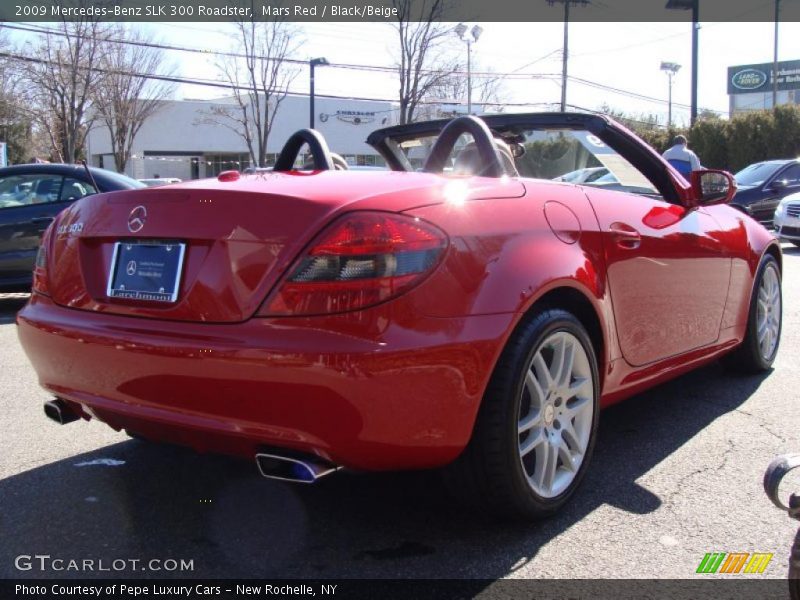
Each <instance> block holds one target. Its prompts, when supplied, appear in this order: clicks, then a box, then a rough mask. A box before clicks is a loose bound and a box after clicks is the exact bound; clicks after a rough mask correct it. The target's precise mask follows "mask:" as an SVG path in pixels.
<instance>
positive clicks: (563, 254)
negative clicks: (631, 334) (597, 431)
mask: <svg viewBox="0 0 800 600" xmlns="http://www.w3.org/2000/svg"><path fill="white" fill-rule="evenodd" d="M525 186H526V194H525V196H523V197H520V198H502V199H498V198H496V199H489V200H480V201H469V202H464V203H444V204H439V205H436V206H428V207H422V208H416V209H413V210H412V211H409V212H410V214H413V215H415V216H418V217H420V218H423V219H426V220H427V221H430V222H432V223H434V224H436V225H438V226H439V227H441V228H442V229H443V230H444V231H445V232H447V234H448V236H449V237H450V248H449V250H448V253H447V255H446V257H445V258H444V260H443V262H442V264H441V265H440V267H439V269H438V270H437V272H436V273H435V274H434V275H433V276H432V277H431V278H430V279H429V280H428V281H426V282H425V283H424V284H422V285H421V286H420V287H419V288H418V289H417V290H415V292H414V299H415V302H416V303H417V305H418V310H419V311H420V312H422V313H423V314H425V315H428V316H434V317H457V316H470V315H486V314H495V313H514V314H515V315H516V316H515V318H514V319H513V320H512V327H511V328H510V329H509V331H507V336H508V335H510V334H511V332H512V331H513V326H515V325H516V324H517V323H518V322H519V320H520V319H521V318H522V316H523V315H524V314H525V312H526V311H527V310H528V309H530V308H531V307H532V306H533V305H534V304H535V302H536V301H537V300H539V299H540V298H541V297H542V296H544V295H545V294H546V293H548V292H550V291H552V290H554V289H556V288H559V287H570V288H574V289H576V290H578V291H580V292H581V293H582V294H583V295H584V296H585V297H586V298H587V299H588V300H589V301H590V302H591V303H592V305H593V306H594V308H595V312H596V313H597V315H598V317H599V320H600V323H601V329H602V330H603V332H604V337H605V339H606V343H604V347H605V350H606V354H607V356H606V357H599V358H600V360H601V361H603V358H605V361H606V362H607V361H608V360H609V357H614V356H616V355H617V354H618V350H617V347H616V342H615V341H614V340H615V339H616V336H613V335H610V332H611V331H613V329H612V328H613V313H612V311H611V306H610V301H609V299H608V295H607V288H606V279H605V267H604V265H603V260H604V259H603V253H602V242H601V239H600V232H599V227H598V223H597V218H596V217H595V214H594V212H593V210H592V208H591V205H590V204H589V201H588V199H587V198H586V195H585V194H584V193H583V191H582V190H581V188H579V187H577V186H573V185H570V184H554V183H548V182H540V181H525ZM570 212H571V213H572V215H573V217H574V218H573V217H570V216H569V213H570ZM548 219H549V220H548ZM551 223H552V227H551ZM608 342H610V343H612V344H613V346H612V347H609V346H608Z"/></svg>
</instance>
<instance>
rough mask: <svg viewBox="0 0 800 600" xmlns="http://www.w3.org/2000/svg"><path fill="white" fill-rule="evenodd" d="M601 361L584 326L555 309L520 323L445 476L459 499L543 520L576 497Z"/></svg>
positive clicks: (592, 432) (593, 423) (592, 428)
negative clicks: (466, 440)
mask: <svg viewBox="0 0 800 600" xmlns="http://www.w3.org/2000/svg"><path fill="white" fill-rule="evenodd" d="M598 401H599V385H598V375H597V359H596V357H595V352H594V348H593V346H592V344H591V341H590V339H589V336H588V334H587V333H586V330H585V329H584V327H583V325H582V324H581V323H580V321H578V319H576V318H575V317H574V316H573V315H572V314H570V313H568V312H566V311H563V310H559V309H550V310H546V311H543V312H541V313H539V314H537V315H535V316H533V317H532V318H530V319H528V320H527V321H526V322H525V323H523V324H522V325H521V326H520V327H519V328H518V329H517V331H516V332H515V334H514V336H513V337H512V339H511V341H510V342H509V344H508V345H507V347H506V349H505V350H504V351H503V355H502V356H501V358H500V361H499V362H498V365H497V367H496V369H495V372H494V374H493V376H492V380H491V382H490V384H489V387H488V389H487V391H486V394H485V396H484V398H483V402H482V405H481V409H480V411H479V414H478V419H477V422H476V424H475V430H474V432H473V436H472V440H471V441H470V444H469V446H468V447H467V448H466V449H465V451H464V452H463V453H462V455H461V456H460V457H459V458H458V459H457V460H456V462H455V463H453V464H452V465H450V467H448V469H447V470H446V479H447V481H448V483H449V484H450V487H451V489H452V490H453V491H454V492H455V494H456V495H458V496H459V497H462V498H463V497H466V499H467V500H468V501H471V503H473V504H478V505H481V506H485V507H488V508H490V509H492V510H493V511H494V512H497V513H500V514H503V515H507V516H517V517H525V518H539V517H545V516H548V515H550V514H552V513H554V512H556V511H557V510H558V509H559V508H560V507H561V506H562V505H563V504H564V503H565V502H566V501H567V500H568V499H569V498H570V496H572V494H573V493H574V492H575V489H576V488H577V487H578V485H579V484H580V481H581V479H582V478H583V476H584V473H585V471H586V467H587V465H588V463H589V459H590V457H591V454H592V450H593V448H594V441H595V437H596V431H597V419H598Z"/></svg>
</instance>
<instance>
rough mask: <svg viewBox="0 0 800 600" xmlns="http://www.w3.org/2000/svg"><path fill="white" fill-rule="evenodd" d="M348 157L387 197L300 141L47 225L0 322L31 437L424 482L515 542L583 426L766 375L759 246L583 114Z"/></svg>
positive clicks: (777, 285)
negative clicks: (734, 374) (248, 167)
mask: <svg viewBox="0 0 800 600" xmlns="http://www.w3.org/2000/svg"><path fill="white" fill-rule="evenodd" d="M368 141H369V143H370V144H372V146H373V147H375V148H376V149H377V150H378V151H379V152H380V153H381V154H382V156H383V157H384V158H385V160H386V162H387V164H388V165H389V166H390V168H391V169H392V170H391V171H387V172H351V173H348V172H347V171H346V170H344V169H343V168H342V167H344V166H346V165H342V161H341V160H339V159H338V158H337V157H336V155H332V154H331V153H330V151H329V150H328V148H327V146H326V144H325V141H324V140H323V139H322V137H321V136H320V135H319V134H318V133H316V132H314V131H310V130H302V131H300V132H298V133H297V134H295V135H294V136H293V137H292V138H290V140H289V141H288V142H287V144H286V146H285V147H284V150H283V151H282V153H281V154H280V156H279V158H278V160H277V162H276V164H275V166H274V168H273V169H272V170H271V171H265V172H258V173H255V174H251V175H241V174H239V173H235V172H231V173H223V174H222V175H220V177H219V178H218V180H201V181H196V182H190V183H185V184H179V185H175V186H170V187H169V188H162V189H159V188H153V189H147V190H140V191H131V192H115V193H110V194H100V195H97V196H93V197H90V198H85V199H83V200H80V201H78V202H76V203H75V204H74V205H73V206H71V207H70V208H68V209H67V210H65V211H64V212H63V213H61V215H60V216H59V217H58V219H57V220H56V222H55V223H54V224H53V226H52V227H51V228H50V229H49V231H48V232H47V234H46V235H45V238H44V240H43V244H42V247H41V250H40V253H39V256H38V258H37V264H36V270H35V273H34V285H33V293H32V295H31V299H30V301H29V303H28V304H27V305H26V306H25V308H24V309H23V310H22V311H21V312H20V314H19V316H18V326H19V327H18V329H19V336H20V340H21V342H22V345H23V347H24V349H25V351H26V352H27V354H28V356H29V357H30V359H31V362H32V363H33V366H34V368H35V369H36V372H37V373H38V376H39V380H40V382H41V384H42V386H43V387H44V388H45V389H47V390H48V391H49V392H50V393H51V394H52V395H53V396H55V399H54V400H52V401H50V402H49V403H47V404H46V407H45V410H46V412H47V413H48V414H49V416H51V417H52V418H54V419H56V420H59V421H61V422H68V421H71V420H75V419H77V418H80V417H83V418H86V419H88V418H96V419H99V420H101V421H103V422H105V423H107V424H108V425H110V426H111V427H114V428H116V429H125V430H127V431H128V432H130V433H131V434H133V435H136V436H139V437H143V438H146V439H151V440H156V441H168V442H175V443H179V444H184V445H188V446H191V447H193V448H196V449H198V450H201V451H211V452H222V453H229V454H235V455H240V456H246V457H250V458H255V459H256V460H257V462H258V466H259V468H260V470H261V472H262V473H263V474H265V475H268V476H272V477H278V478H283V479H290V480H299V481H313V480H315V479H316V478H318V477H321V476H323V475H325V474H327V473H330V472H333V471H334V470H336V469H337V468H339V467H345V468H350V469H358V470H367V471H370V470H391V469H416V468H430V467H445V470H444V472H445V474H446V477H447V480H448V482H449V483H450V484H451V485H453V486H455V487H456V488H457V489H459V490H462V492H463V494H462V495H464V496H469V497H471V498H473V499H475V500H477V501H479V502H482V503H485V504H488V505H489V506H490V507H492V508H494V509H496V510H498V511H501V512H503V513H505V514H516V515H522V516H534V517H536V516H543V515H547V514H550V513H552V512H553V511H555V510H557V509H558V508H559V507H560V506H561V505H563V503H564V502H566V500H567V499H568V498H569V497H570V496H571V495H572V493H573V492H574V491H575V489H576V487H577V486H578V484H579V483H580V481H581V479H582V477H583V474H584V472H585V470H586V468H587V466H588V464H589V459H590V456H591V453H592V448H593V446H594V441H595V437H596V431H597V422H598V416H599V411H600V409H601V408H603V407H604V406H607V405H609V404H612V403H614V402H616V401H619V400H621V399H623V398H625V397H627V396H630V395H632V394H634V393H637V392H640V391H642V390H644V389H646V388H648V387H650V386H653V385H655V384H657V383H659V382H662V381H665V380H667V379H669V378H672V377H675V376H677V375H679V374H681V373H683V372H686V371H688V370H690V369H693V368H695V367H698V366H700V365H702V364H704V363H707V362H709V361H712V360H715V359H718V358H724V359H725V360H726V361H728V362H731V363H734V364H735V365H737V368H739V369H740V370H741V369H743V370H750V371H759V370H766V369H769V368H770V366H771V364H772V362H773V360H774V358H775V354H776V353H777V349H778V342H779V338H780V331H781V251H780V246H779V245H778V243H777V241H776V240H775V238H774V236H772V235H771V234H770V233H768V232H767V231H766V230H765V229H764V228H763V227H762V226H761V225H759V224H758V223H756V222H755V221H753V220H752V219H751V218H750V217H748V216H746V215H744V214H742V213H741V212H740V211H737V210H735V209H733V208H731V207H730V206H728V205H727V204H726V203H727V201H729V200H730V198H731V197H732V196H733V193H734V192H735V190H736V185H735V182H734V181H733V179H732V178H731V176H730V175H729V174H727V173H724V172H720V171H696V172H694V173H693V174H692V178H691V182H688V181H686V180H685V179H684V178H683V177H682V176H681V175H680V174H678V173H677V172H676V171H675V170H673V169H672V167H670V166H669V165H668V164H667V163H666V162H665V161H664V160H662V158H661V157H660V156H658V155H657V154H656V153H655V152H654V151H653V150H652V149H650V148H649V147H648V146H646V145H645V144H644V143H642V142H641V141H640V140H639V139H638V138H636V137H635V136H634V135H633V134H631V133H630V132H628V131H627V130H626V129H625V128H623V127H621V126H620V125H618V124H616V123H614V122H613V121H611V120H609V119H606V118H604V117H600V116H594V115H583V114H560V113H556V114H523V115H494V116H486V117H484V118H483V119H479V118H476V117H461V118H458V119H455V120H453V121H450V122H447V121H431V122H426V123H417V124H412V125H404V126H396V127H390V128H386V129H382V130H379V131H376V132H375V133H373V134H372V135H371V136H370V138H369V140H368ZM304 147H308V149H309V152H310V159H309V162H308V164H306V165H304V166H303V167H301V166H299V165H303V161H302V160H300V158H301V156H300V151H301V149H302V148H304ZM337 166H338V167H339V168H338V169H337ZM599 167H603V168H606V169H608V170H609V172H610V174H613V176H611V177H602V178H599V179H597V180H595V181H593V182H592V183H586V184H582V185H573V184H570V183H565V182H559V181H551V180H552V179H553V178H558V177H559V176H561V175H563V174H564V173H569V172H573V171H576V170H578V169H588V168H599ZM77 223H80V226H79V227H78V226H76V224H77Z"/></svg>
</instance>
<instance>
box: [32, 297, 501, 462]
mask: <svg viewBox="0 0 800 600" xmlns="http://www.w3.org/2000/svg"><path fill="white" fill-rule="evenodd" d="M401 312H402V311H394V312H393V309H392V303H388V304H384V305H382V306H378V307H375V308H372V309H369V310H365V311H360V312H359V313H352V314H344V315H337V316H331V317H316V318H302V319H281V320H275V319H251V320H249V321H247V322H244V323H238V324H224V325H223V324H219V325H215V324H204V323H186V322H169V321H157V320H151V319H142V318H135V317H124V316H117V315H105V314H100V313H93V312H86V311H79V310H74V309H69V308H64V307H60V306H57V305H55V304H54V303H53V302H52V301H51V300H50V299H49V298H47V297H44V296H40V295H36V294H34V295H33V296H32V297H31V300H30V302H29V303H28V304H27V305H26V306H25V308H23V310H22V311H20V313H19V315H18V318H17V323H18V332H19V338H20V341H21V343H22V346H23V348H24V349H25V351H26V353H27V355H28V357H29V358H30V360H31V362H32V363H33V366H34V368H35V370H36V372H37V374H38V376H39V381H40V383H41V385H42V386H43V387H44V388H46V389H47V390H49V391H50V392H51V393H52V394H53V395H55V396H57V397H59V398H63V399H64V400H67V401H69V402H71V403H72V404H71V406H73V407H74V408H76V409H78V410H80V411H81V412H82V413H83V415H84V416H85V417H89V416H91V417H94V418H97V419H99V420H101V421H104V422H105V423H107V424H108V425H110V426H112V427H114V428H115V429H127V430H129V431H131V432H133V433H136V434H138V435H141V436H143V437H146V438H150V439H154V440H158V441H166V442H173V443H178V444H182V445H187V446H191V447H193V448H195V449H197V450H200V451H209V452H220V453H227V454H236V455H241V456H247V457H253V456H254V455H255V453H256V452H257V451H259V450H260V449H262V448H264V447H283V448H289V449H293V450H298V451H303V452H312V453H316V454H318V455H320V456H322V457H324V458H326V459H327V460H330V461H332V462H333V463H335V464H337V465H342V466H345V467H350V468H356V469H366V470H383V469H403V468H425V467H433V466H438V465H442V464H446V463H447V462H449V461H451V460H452V459H454V458H455V457H456V456H457V455H458V454H459V453H460V451H461V450H462V449H463V447H464V446H465V444H466V443H467V441H468V440H469V437H470V435H471V432H472V426H473V423H474V420H475V415H476V413H477V409H478V405H479V403H480V398H481V397H482V395H483V391H484V389H485V386H486V384H487V381H488V377H489V375H490V373H491V370H492V368H493V365H494V363H495V360H496V358H497V356H498V354H499V352H500V350H501V348H502V344H503V342H504V340H505V338H506V335H507V331H508V330H509V329H510V327H511V326H512V324H513V321H514V315H512V314H501V315H486V316H474V317H466V318H455V319H439V318H425V317H414V319H413V320H409V318H408V317H404V316H403V315H402V314H395V313H401Z"/></svg>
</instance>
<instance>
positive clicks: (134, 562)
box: [14, 554, 194, 573]
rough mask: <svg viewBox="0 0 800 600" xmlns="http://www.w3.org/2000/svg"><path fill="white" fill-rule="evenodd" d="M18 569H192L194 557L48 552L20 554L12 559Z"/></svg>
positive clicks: (86, 570) (91, 570) (79, 571)
mask: <svg viewBox="0 0 800 600" xmlns="http://www.w3.org/2000/svg"><path fill="white" fill-rule="evenodd" d="M14 566H15V567H16V568H17V570H18V571H57V572H60V571H70V572H78V573H95V572H107V571H170V572H171V571H194V559H188V560H187V559H185V558H151V559H141V558H114V559H104V558H61V557H54V556H51V555H50V554H20V555H19V556H17V557H16V558H15V559H14Z"/></svg>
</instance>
